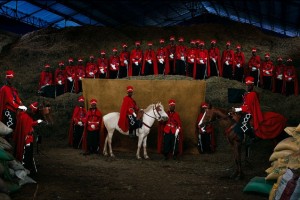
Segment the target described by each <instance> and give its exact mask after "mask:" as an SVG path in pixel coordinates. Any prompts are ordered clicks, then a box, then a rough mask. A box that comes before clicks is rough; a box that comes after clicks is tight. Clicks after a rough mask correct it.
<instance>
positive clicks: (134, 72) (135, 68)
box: [132, 63, 141, 76]
mask: <svg viewBox="0 0 300 200" xmlns="http://www.w3.org/2000/svg"><path fill="white" fill-rule="evenodd" d="M140 71H141V64H138V65H136V64H134V63H133V64H132V76H139V75H140Z"/></svg>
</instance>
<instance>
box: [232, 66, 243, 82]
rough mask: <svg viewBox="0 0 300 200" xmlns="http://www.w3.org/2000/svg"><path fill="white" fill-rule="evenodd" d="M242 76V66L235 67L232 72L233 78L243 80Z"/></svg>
mask: <svg viewBox="0 0 300 200" xmlns="http://www.w3.org/2000/svg"><path fill="white" fill-rule="evenodd" d="M243 77H244V68H243V67H236V68H235V73H234V79H235V80H237V81H240V82H243Z"/></svg>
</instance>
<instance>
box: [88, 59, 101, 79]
mask: <svg viewBox="0 0 300 200" xmlns="http://www.w3.org/2000/svg"><path fill="white" fill-rule="evenodd" d="M90 72H92V73H93V74H90ZM85 75H86V78H98V67H97V64H96V63H94V62H88V63H87V64H86V67H85Z"/></svg>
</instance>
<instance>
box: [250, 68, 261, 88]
mask: <svg viewBox="0 0 300 200" xmlns="http://www.w3.org/2000/svg"><path fill="white" fill-rule="evenodd" d="M250 76H252V77H253V78H254V85H256V86H259V85H258V84H257V82H259V77H258V70H255V71H250Z"/></svg>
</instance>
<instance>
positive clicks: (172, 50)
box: [166, 44, 176, 72]
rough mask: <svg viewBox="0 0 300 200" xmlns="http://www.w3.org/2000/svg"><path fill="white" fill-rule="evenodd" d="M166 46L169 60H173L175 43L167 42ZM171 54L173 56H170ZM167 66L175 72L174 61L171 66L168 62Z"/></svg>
mask: <svg viewBox="0 0 300 200" xmlns="http://www.w3.org/2000/svg"><path fill="white" fill-rule="evenodd" d="M166 48H167V51H168V57H169V62H170V61H174V59H175V54H176V44H174V45H172V44H169V45H168V46H167V47H166ZM171 55H173V58H171V57H170V56H171ZM169 67H170V71H171V69H172V71H173V72H175V62H173V65H172V66H170V63H169ZM170 71H169V72H170Z"/></svg>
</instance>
